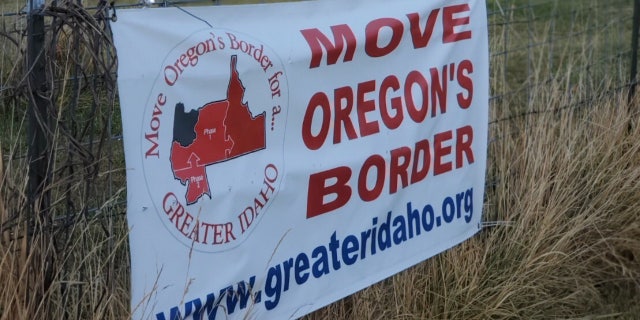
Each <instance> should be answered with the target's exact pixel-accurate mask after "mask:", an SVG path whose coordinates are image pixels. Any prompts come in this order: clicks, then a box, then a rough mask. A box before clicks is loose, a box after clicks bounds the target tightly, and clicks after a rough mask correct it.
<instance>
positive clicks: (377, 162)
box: [358, 154, 386, 201]
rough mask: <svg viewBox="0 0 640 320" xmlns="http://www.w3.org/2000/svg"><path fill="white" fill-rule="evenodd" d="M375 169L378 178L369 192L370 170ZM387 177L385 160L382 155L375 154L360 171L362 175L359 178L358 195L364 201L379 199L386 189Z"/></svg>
mask: <svg viewBox="0 0 640 320" xmlns="http://www.w3.org/2000/svg"><path fill="white" fill-rule="evenodd" d="M373 167H375V169H376V177H375V183H374V185H373V188H371V190H369V189H368V188H367V180H368V177H369V170H370V169H371V168H373ZM385 175H386V165H385V161H384V158H383V157H382V156H381V155H378V154H374V155H372V156H370V157H369V158H367V160H365V161H364V164H363V165H362V168H361V169H360V175H359V176H358V195H360V199H362V200H363V201H373V200H375V199H377V198H378V197H379V196H380V194H381V193H382V189H383V188H384V177H385Z"/></svg>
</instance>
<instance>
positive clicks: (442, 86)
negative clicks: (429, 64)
mask: <svg viewBox="0 0 640 320" xmlns="http://www.w3.org/2000/svg"><path fill="white" fill-rule="evenodd" d="M429 72H430V73H431V117H432V118H435V116H437V113H438V108H437V106H438V105H440V113H445V112H447V83H448V82H447V66H446V65H445V66H444V67H442V72H439V71H438V69H437V68H431V69H429ZM438 73H440V74H441V77H442V80H441V79H440V78H439V77H438Z"/></svg>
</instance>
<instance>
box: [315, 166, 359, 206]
mask: <svg viewBox="0 0 640 320" xmlns="http://www.w3.org/2000/svg"><path fill="white" fill-rule="evenodd" d="M350 178H351V168H349V167H337V168H334V169H330V170H327V171H323V172H319V173H314V174H312V175H311V176H309V190H308V194H307V219H309V218H313V217H315V216H318V215H321V214H324V213H327V212H329V211H333V210H336V209H338V208H340V207H342V206H344V205H345V204H346V203H347V202H348V201H349V199H350V198H351V187H349V185H348V184H347V183H348V182H349V179H350ZM330 180H335V182H334V183H333V184H331V185H327V182H328V181H330ZM328 195H334V196H335V198H334V199H333V200H330V201H328V202H325V197H326V196H328Z"/></svg>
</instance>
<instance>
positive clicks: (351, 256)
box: [112, 0, 489, 319]
mask: <svg viewBox="0 0 640 320" xmlns="http://www.w3.org/2000/svg"><path fill="white" fill-rule="evenodd" d="M117 18H118V19H117V22H114V23H112V29H113V36H114V42H115V45H116V49H117V53H118V88H119V93H120V102H121V110H122V124H123V131H124V146H125V158H126V168H127V197H128V209H127V217H128V223H129V228H130V245H131V272H132V276H131V287H132V294H131V299H132V301H131V303H132V312H133V317H134V318H135V319H183V318H187V319H192V318H193V319H216V318H217V319H227V318H231V319H244V318H258V319H263V318H269V319H286V318H295V317H299V316H302V315H305V314H307V313H309V312H311V311H313V310H316V309H318V308H320V307H322V306H325V305H327V304H330V303H331V302H334V301H336V300H338V299H340V298H342V297H345V296H347V295H349V294H352V293H354V292H356V291H358V290H361V289H363V288H365V287H367V286H369V285H371V284H373V283H375V282H378V281H380V280H382V279H384V278H386V277H389V276H391V275H393V274H395V273H397V272H399V271H402V270H404V269H406V268H408V267H410V266H412V265H415V264H417V263H419V262H421V261H423V260H425V259H427V258H429V257H432V256H434V255H436V254H438V253H440V252H442V251H444V250H446V249H448V248H451V247H452V246H455V245H456V244H459V243H460V242H462V241H464V240H465V239H468V238H469V237H471V236H472V235H474V234H475V233H476V232H477V231H478V230H479V229H480V221H481V216H482V203H483V194H484V175H485V167H486V149H487V126H488V124H487V117H488V92H489V87H488V83H489V82H488V81H489V77H488V41H487V21H486V7H485V2H484V1H482V0H467V1H464V0H433V1H413V0H395V1H382V0H367V1H364V0H356V1H354V0H349V1H304V2H293V3H280V4H263V5H244V6H210V7H182V8H178V7H170V8H156V9H150V8H143V9H131V10H118V11H117ZM443 272H446V270H443Z"/></svg>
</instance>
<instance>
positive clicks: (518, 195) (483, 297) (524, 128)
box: [0, 0, 640, 320]
mask: <svg viewBox="0 0 640 320" xmlns="http://www.w3.org/2000/svg"><path fill="white" fill-rule="evenodd" d="M1 1H2V0H0V2H1ZM504 2H508V3H511V4H512V6H511V8H512V9H513V8H518V2H517V1H504ZM504 2H500V3H503V4H504ZM534 2H536V1H534ZM537 2H541V3H542V2H543V1H537ZM537 2H536V3H537ZM596 2H597V1H596ZM496 3H499V2H496ZM548 3H555V6H550V7H543V8H542V9H545V10H547V11H548V12H552V13H553V12H554V10H556V11H557V10H559V9H558V2H557V1H556V2H553V1H548ZM580 3H581V4H584V3H594V1H592V0H589V1H584V2H580ZM585 6H587V5H585ZM561 7H565V5H561ZM501 10H503V12H505V14H504V15H503V16H504V19H506V21H508V22H509V23H504V24H495V25H494V28H496V29H495V30H492V33H491V39H490V40H491V48H492V52H500V51H501V50H505V52H507V51H508V52H509V56H508V57H507V54H504V55H498V54H494V55H493V58H492V64H491V69H492V72H491V73H492V77H491V81H492V83H491V86H492V90H493V91H492V92H493V93H494V96H498V95H500V94H502V93H508V94H509V95H510V96H509V95H504V96H502V97H499V98H495V99H494V100H493V101H492V105H491V110H490V118H491V119H490V121H491V125H490V137H491V141H490V143H489V150H488V151H489V155H488V157H489V158H488V172H487V189H486V194H485V204H484V214H485V221H487V222H491V224H487V226H486V227H485V228H484V229H483V230H482V231H481V232H480V233H479V234H478V235H477V236H475V237H473V238H472V239H470V240H468V241H466V242H464V243H462V244H461V245H459V246H457V247H455V248H453V249H451V250H449V251H446V252H444V253H442V254H440V255H438V256H436V257H434V258H432V259H429V260H427V261H425V262H423V263H421V264H419V265H417V266H414V267H412V268H410V269H408V270H406V271H404V272H402V273H400V274H398V275H396V276H394V277H391V278H389V279H387V280H384V281H382V282H380V283H378V284H376V285H373V286H371V287H369V288H367V289H365V290H362V291H361V292H358V293H356V294H354V295H352V296H350V297H347V298H344V299H342V300H340V301H338V302H336V303H334V304H332V305H330V306H328V307H325V308H323V309H321V310H318V311H316V312H315V313H313V314H311V315H308V316H306V317H305V318H306V319H486V318H523V319H550V318H622V319H640V306H639V305H638V303H637V301H640V124H639V123H638V121H639V119H640V98H638V97H636V99H635V100H633V101H631V102H630V103H628V101H627V93H626V89H625V86H624V85H625V83H621V82H620V78H621V77H620V73H619V72H612V73H611V74H607V73H606V72H604V73H603V72H600V71H599V72H598V73H597V77H594V67H593V66H589V65H588V64H589V63H594V62H598V63H602V64H604V63H605V61H604V60H598V59H594V57H595V56H597V53H598V52H600V51H603V52H604V51H607V50H609V48H608V47H607V46H606V42H602V40H603V39H604V40H607V39H605V38H604V37H603V36H602V35H599V36H593V35H590V34H589V33H580V32H577V33H576V32H575V31H576V30H577V29H579V28H578V26H576V25H574V24H573V23H574V22H575V24H584V25H586V24H588V23H589V22H593V21H590V20H589V19H587V17H586V16H583V14H585V13H584V12H582V13H580V15H579V16H578V15H576V16H575V21H574V22H572V24H568V23H567V24H566V25H551V24H549V23H541V24H536V25H529V26H525V29H522V28H519V27H518V26H519V25H517V24H515V22H514V21H521V20H522V19H526V18H531V17H529V15H531V14H533V13H534V12H531V13H530V14H522V12H521V11H517V10H515V9H513V10H511V11H509V7H507V6H504V8H501ZM545 12H546V11H545ZM518 14H520V15H521V16H518ZM538 14H540V13H538ZM511 22H514V24H510V23H511ZM603 25H604V26H605V27H606V26H610V25H609V24H607V23H603ZM611 25H613V24H611ZM496 26H500V28H502V29H499V28H498V27H496ZM563 28H565V29H567V30H568V31H567V32H569V31H570V32H573V33H568V34H575V35H576V36H574V37H572V40H573V41H570V42H566V41H565V42H554V41H553V39H551V38H550V37H552V35H556V34H557V32H558V30H560V29H563ZM552 29H553V30H555V31H554V32H555V33H554V32H551V30H552ZM605 29H606V28H605ZM528 32H534V34H533V35H529V36H527V34H528ZM618 36H620V35H617V37H618ZM88 38H90V39H93V37H88ZM532 39H533V40H532ZM596 40H597V41H596ZM21 41H22V40H21ZM532 41H533V42H532ZM537 42H540V43H542V45H539V46H531V47H530V48H527V47H526V46H527V45H531V44H532V43H537ZM552 44H553V45H552ZM560 44H564V46H563V45H560ZM0 46H4V47H3V48H5V47H7V48H8V47H11V48H13V47H12V46H13V45H12V44H10V43H6V42H3V41H2V40H1V39H0ZM551 46H553V48H551ZM514 48H520V49H514ZM522 48H524V49H522ZM66 50H68V51H69V52H71V51H72V48H66ZM18 51H19V50H14V49H12V50H11V51H9V50H6V51H5V50H3V51H2V53H0V65H1V66H2V70H0V80H1V81H0V84H13V83H17V84H19V81H17V80H16V81H14V80H15V79H16V77H19V75H18V72H17V71H16V70H19V68H17V67H16V66H15V64H12V63H10V60H11V59H14V56H13V55H18ZM10 55H12V56H10ZM61 57H62V60H60V61H57V63H58V64H59V66H60V67H61V74H62V75H63V76H61V77H62V78H64V79H67V78H69V77H70V76H73V75H76V74H77V72H78V70H73V68H74V66H75V65H76V62H78V61H80V60H82V59H78V57H85V58H83V59H84V60H83V61H84V62H83V63H93V62H92V61H93V60H92V59H93V57H95V56H83V55H72V54H63V55H61ZM616 58H619V57H618V56H616ZM73 59H75V60H73ZM550 59H553V61H554V62H553V63H550V62H549V60H550ZM85 60H86V61H85ZM620 60H621V61H622V59H620ZM87 61H88V62H87ZM65 66H66V67H65ZM607 68H609V67H608V66H607V65H598V66H597V69H607ZM622 69H624V68H622ZM611 70H612V69H611ZM616 70H617V69H616ZM73 85H75V84H74V83H73V82H69V81H62V83H60V84H59V87H58V89H59V90H60V92H61V93H59V94H58V95H57V98H56V99H58V100H57V102H56V104H57V105H59V110H58V112H59V115H60V116H61V117H64V116H65V115H68V114H72V113H76V114H85V113H86V114H87V115H88V116H87V118H90V116H91V115H95V114H97V116H98V117H101V118H100V120H101V121H103V122H104V121H106V120H105V119H106V118H107V117H108V116H110V115H112V114H113V113H107V117H104V116H101V114H100V113H94V111H93V109H94V108H91V105H92V104H93V105H94V106H95V105H100V106H101V107H98V109H109V106H105V105H104V95H102V96H100V97H102V98H100V97H98V98H96V95H97V94H99V92H97V91H96V90H94V91H93V93H92V94H93V97H91V95H80V96H76V97H73V96H70V95H69V94H67V93H69V92H74V89H73ZM82 85H84V86H88V85H87V84H86V83H83V84H82ZM89 87H91V86H89ZM98 91H99V90H98ZM107 91H108V90H107ZM8 92H9V91H7V90H5V91H3V92H2V94H0V102H1V103H2V106H1V107H0V129H1V130H2V131H3V133H2V137H1V138H0V320H5V319H126V318H128V317H129V315H130V311H129V308H130V306H129V277H130V268H129V259H128V256H129V252H128V242H127V241H128V238H127V237H128V235H127V227H126V222H125V220H124V218H123V216H122V215H121V212H114V211H113V210H111V209H110V208H111V204H112V203H113V202H114V201H117V200H118V199H120V197H121V196H122V194H123V193H122V189H119V191H118V190H109V192H106V191H107V189H108V188H109V187H110V186H111V185H115V186H123V185H124V170H123V167H122V166H123V164H122V162H121V161H122V147H121V145H119V144H117V143H116V144H113V145H110V146H108V147H106V148H107V149H108V150H103V149H100V152H99V153H97V154H98V155H99V156H100V157H97V158H95V159H94V158H90V159H89V158H83V157H80V156H78V155H75V156H71V155H69V154H68V153H65V152H60V153H59V154H57V156H56V160H55V165H56V168H55V169H56V170H57V171H56V172H57V173H59V172H63V171H64V172H67V173H68V174H66V175H62V177H64V178H59V179H56V180H54V181H53V183H52V185H51V186H49V188H50V190H51V191H52V192H53V194H54V199H53V205H52V208H53V210H52V213H51V214H52V215H53V216H54V217H55V216H57V217H66V215H65V214H66V213H67V212H66V211H65V210H70V209H71V210H76V211H77V212H79V214H78V215H76V216H73V219H72V220H71V221H67V220H64V219H63V220H56V221H55V223H52V222H51V221H50V220H49V221H45V220H42V219H40V220H42V221H40V220H38V219H39V218H36V217H33V216H32V215H31V214H30V213H29V212H28V210H27V195H26V177H27V172H26V168H27V165H26V158H25V157H24V156H23V154H24V150H25V142H24V135H23V131H24V130H23V127H24V123H23V122H24V102H25V101H24V100H21V99H20V98H15V97H10V96H7V95H6V94H7V93H8ZM72 95H73V94H72ZM85 100H86V101H85ZM107 100H108V99H107ZM107 103H108V102H107ZM73 104H75V107H74V108H73V109H71V108H70V107H69V105H73ZM82 121H84V122H82V123H76V124H75V125H76V126H77V128H78V130H79V131H81V130H80V129H82V130H85V131H87V130H88V129H86V128H91V121H90V119H84V120H82ZM98 127H99V128H100V126H98ZM105 127H106V125H105ZM115 127H117V126H115ZM5 132H6V134H5ZM56 134H60V132H59V131H56ZM56 141H63V140H60V139H56ZM84 142H85V141H80V143H84ZM58 143H59V146H60V147H61V148H62V147H64V144H62V143H60V142H58ZM62 150H64V148H62ZM87 159H89V160H87ZM78 161H84V162H83V163H79V164H78V163H77V162H78ZM68 163H71V164H68ZM69 168H71V169H69ZM72 168H84V169H82V170H78V169H75V170H77V171H73V170H74V169H72ZM86 168H89V169H86ZM93 169H95V170H97V171H96V172H93V171H91V170H93ZM74 175H75V178H74ZM107 178H108V179H111V180H109V181H106V179H107ZM86 179H93V180H92V182H93V184H92V187H91V188H92V189H91V190H87V189H86V188H87V185H88V184H87V181H85V180H86ZM118 188H119V187H116V189H118ZM101 191H102V193H101ZM87 194H90V195H95V196H93V197H92V198H91V199H86V198H84V196H85V195H87ZM69 199H72V200H73V201H72V202H73V203H72V205H65V202H69V201H71V200H69ZM89 202H90V203H89ZM96 203H97V204H98V206H97V208H98V209H97V210H96V211H94V212H93V213H92V214H89V213H88V211H87V209H88V208H89V206H90V204H91V205H93V204H96ZM109 215H114V216H115V218H109Z"/></svg>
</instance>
